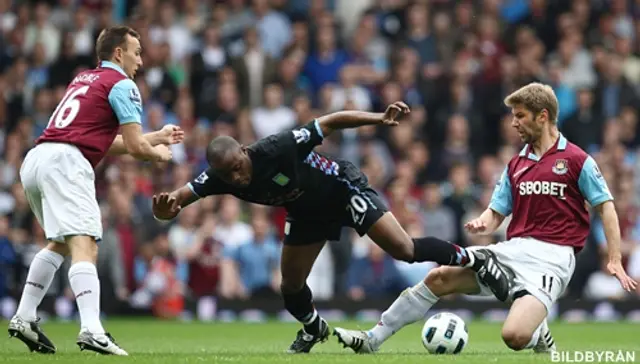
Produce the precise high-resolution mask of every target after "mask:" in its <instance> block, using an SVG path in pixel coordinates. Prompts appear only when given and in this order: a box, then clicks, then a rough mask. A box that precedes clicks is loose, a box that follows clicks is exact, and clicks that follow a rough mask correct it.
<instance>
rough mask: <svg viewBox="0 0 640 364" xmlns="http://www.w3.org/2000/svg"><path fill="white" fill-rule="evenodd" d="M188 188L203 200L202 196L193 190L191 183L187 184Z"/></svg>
mask: <svg viewBox="0 0 640 364" xmlns="http://www.w3.org/2000/svg"><path fill="white" fill-rule="evenodd" d="M187 187H189V189H190V190H191V193H193V194H194V195H196V196H197V197H198V198H202V196H200V195H198V193H196V190H195V189H194V188H193V185H192V184H191V182H188V183H187Z"/></svg>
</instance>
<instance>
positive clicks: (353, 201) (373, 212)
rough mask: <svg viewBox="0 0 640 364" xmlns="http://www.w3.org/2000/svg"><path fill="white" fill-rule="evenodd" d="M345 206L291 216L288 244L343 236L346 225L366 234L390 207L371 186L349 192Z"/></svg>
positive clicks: (299, 243) (305, 243)
mask: <svg viewBox="0 0 640 364" xmlns="http://www.w3.org/2000/svg"><path fill="white" fill-rule="evenodd" d="M345 201H346V202H345V206H344V207H343V208H340V209H337V210H334V211H330V210H328V211H326V212H323V213H321V214H319V216H291V215H289V216H287V222H286V224H285V227H284V244H285V245H308V244H313V243H317V242H321V241H326V240H334V241H336V240H340V235H341V233H342V228H343V227H351V228H353V229H355V230H356V231H357V232H358V234H359V235H360V236H363V235H365V234H366V233H367V232H368V231H369V229H370V228H371V226H373V224H375V223H376V222H377V221H378V220H379V219H380V218H381V217H382V215H384V213H385V212H387V211H388V209H387V207H386V205H385V203H384V202H383V201H382V199H381V198H380V196H378V194H377V193H376V191H374V190H373V189H371V188H366V189H363V190H356V191H352V192H350V193H349V195H348V197H347V199H346V200H345Z"/></svg>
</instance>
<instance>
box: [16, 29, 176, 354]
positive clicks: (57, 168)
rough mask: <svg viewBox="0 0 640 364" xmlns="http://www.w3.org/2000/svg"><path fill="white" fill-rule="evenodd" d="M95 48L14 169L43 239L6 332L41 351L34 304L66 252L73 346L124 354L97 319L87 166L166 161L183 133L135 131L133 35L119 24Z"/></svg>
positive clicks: (95, 216) (94, 220) (137, 103)
mask: <svg viewBox="0 0 640 364" xmlns="http://www.w3.org/2000/svg"><path fill="white" fill-rule="evenodd" d="M96 52H97V56H98V60H99V65H98V67H97V68H95V69H92V70H87V71H84V72H82V73H80V74H78V75H77V76H76V77H75V78H74V79H73V80H72V81H71V83H70V84H69V86H68V87H67V92H66V94H65V95H64V97H63V98H62V100H61V101H60V103H59V104H58V106H57V108H56V109H55V111H54V112H53V114H52V115H51V118H50V120H49V124H48V125H47V128H46V129H45V131H44V133H43V135H42V136H40V138H38V139H37V140H36V146H35V147H34V148H33V149H32V150H30V151H29V153H28V154H27V156H26V157H25V159H24V163H23V164H22V167H21V169H20V179H21V181H22V184H23V186H24V190H25V194H26V197H27V200H28V201H29V206H30V207H31V210H32V211H33V213H34V214H35V216H36V218H37V219H38V222H39V223H40V225H41V226H42V227H43V229H44V231H45V233H46V237H47V240H49V241H50V243H49V244H48V245H47V246H46V247H45V248H44V249H42V250H41V251H40V252H39V253H38V254H36V256H35V257H34V259H33V261H32V263H31V266H30V267H29V273H28V275H27V281H26V284H25V286H24V291H23V293H22V297H21V298H20V304H19V305H18V310H17V313H16V315H15V316H14V317H13V318H12V319H11V321H10V322H9V334H10V335H11V336H12V337H16V338H18V339H20V340H21V341H22V342H24V343H25V344H26V345H27V347H28V348H29V349H30V350H31V351H37V352H40V353H55V351H56V348H55V346H54V344H53V343H52V342H51V340H49V339H48V338H47V337H46V336H45V334H44V333H43V332H42V330H41V329H40V327H39V325H38V323H37V322H38V319H37V317H36V309H37V307H38V305H39V304H40V302H41V301H42V298H43V297H44V295H45V293H46V292H47V290H48V289H49V286H50V285H51V281H52V280H53V277H54V274H55V272H56V270H57V269H58V268H59V267H60V265H61V264H62V262H63V260H64V258H65V256H67V255H71V267H70V269H69V283H70V285H71V289H72V290H73V293H74V294H75V298H76V303H77V306H78V312H79V314H80V322H81V329H80V334H79V335H78V339H77V344H78V345H79V346H80V348H81V349H88V350H92V351H96V352H99V353H102V354H116V355H127V352H125V351H124V350H123V349H121V348H120V347H119V346H118V345H117V344H116V342H115V341H114V340H113V338H112V337H111V335H110V334H109V333H107V332H105V330H104V328H103V327H102V323H101V322H100V316H99V315H100V282H99V280H98V274H97V271H96V266H95V263H96V257H97V253H98V245H97V244H96V243H97V242H98V241H99V240H100V239H101V237H102V224H101V217H100V208H99V207H98V202H97V201H96V192H95V185H94V178H95V175H94V168H95V166H96V165H97V164H98V163H99V162H100V160H102V158H103V157H104V156H105V155H119V154H126V153H129V154H131V155H132V156H134V157H136V158H138V159H143V160H151V161H169V160H171V157H172V155H171V151H170V149H169V147H168V146H167V145H168V144H173V143H178V142H180V141H181V140H182V139H183V138H184V133H183V132H182V130H180V128H178V127H175V126H166V127H165V128H163V129H162V130H161V131H159V132H155V133H149V134H145V135H143V134H142V127H141V124H140V117H141V114H142V100H141V98H140V93H139V91H138V87H137V86H136V84H135V83H134V82H133V81H132V80H131V79H132V78H133V77H134V75H135V74H136V71H137V70H138V68H139V67H140V66H142V61H141V59H140V52H141V48H140V41H139V35H138V33H136V32H135V31H134V30H133V29H130V28H128V27H123V26H117V27H112V28H108V29H105V30H104V31H103V32H102V33H101V34H100V36H99V37H98V40H97V43H96ZM119 129H120V130H121V132H122V135H121V136H120V135H117V134H118V130H119Z"/></svg>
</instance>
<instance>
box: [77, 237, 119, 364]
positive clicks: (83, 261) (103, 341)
mask: <svg viewBox="0 0 640 364" xmlns="http://www.w3.org/2000/svg"><path fill="white" fill-rule="evenodd" d="M65 240H66V242H67V245H68V246H69V250H70V252H71V267H70V268H69V284H70V286H71V290H72V291H73V294H74V295H75V297H76V304H77V306H78V313H79V314H80V327H81V328H80V334H79V335H78V338H77V340H76V342H77V344H78V346H79V347H80V349H81V350H85V349H86V350H91V351H95V352H97V353H100V354H115V355H127V352H125V351H124V350H122V349H121V348H120V347H119V346H118V345H117V344H116V343H115V340H114V339H113V337H111V335H110V334H109V333H107V332H105V330H104V328H103V327H102V323H101V322H100V280H99V279H98V271H97V269H96V260H97V258H98V245H97V243H96V240H95V238H94V237H93V236H88V235H69V236H66V237H65Z"/></svg>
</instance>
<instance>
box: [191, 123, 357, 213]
mask: <svg viewBox="0 0 640 364" xmlns="http://www.w3.org/2000/svg"><path fill="white" fill-rule="evenodd" d="M323 138H324V136H323V135H322V130H321V129H320V127H319V125H318V122H317V121H313V122H311V123H308V124H307V125H305V126H302V127H299V128H296V129H293V130H288V131H283V132H281V133H278V134H274V135H271V136H269V137H266V138H263V139H261V140H259V141H257V142H256V143H254V144H252V145H250V146H249V147H248V153H249V157H250V158H251V162H252V166H253V174H252V178H251V183H250V184H249V185H248V186H246V187H235V186H232V185H229V184H227V183H225V182H223V181H222V180H221V179H220V178H218V177H217V176H216V175H215V173H214V172H213V170H212V169H207V170H206V171H204V172H202V173H201V174H200V175H199V176H198V177H197V178H195V179H194V180H193V181H192V182H190V183H189V188H190V189H191V191H193V193H194V194H196V195H197V196H199V197H201V198H203V197H206V196H210V195H221V194H231V195H233V196H236V197H237V198H239V199H241V200H244V201H248V202H252V203H257V204H262V205H268V206H283V207H285V208H286V209H287V211H288V212H289V213H290V214H291V215H300V214H304V215H307V216H308V215H309V214H311V215H313V214H318V215H323V216H326V214H327V212H330V211H335V210H332V209H334V208H339V209H340V210H344V208H345V201H346V199H347V198H348V196H349V194H350V193H352V192H357V191H359V190H364V189H366V188H367V187H368V181H367V178H366V176H365V175H364V174H363V173H362V172H360V170H358V169H357V168H356V167H355V166H354V165H353V164H352V163H350V162H348V161H345V160H339V159H331V158H329V157H326V156H324V155H322V154H320V153H317V152H315V151H314V150H313V149H314V148H315V147H316V146H317V145H320V144H322V141H323Z"/></svg>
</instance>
